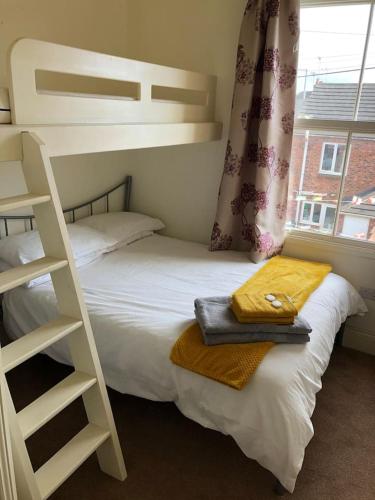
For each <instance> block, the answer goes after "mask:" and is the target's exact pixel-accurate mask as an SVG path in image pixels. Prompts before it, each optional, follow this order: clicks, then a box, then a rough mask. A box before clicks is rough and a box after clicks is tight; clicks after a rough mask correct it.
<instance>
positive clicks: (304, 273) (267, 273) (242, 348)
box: [170, 257, 331, 390]
mask: <svg viewBox="0 0 375 500" xmlns="http://www.w3.org/2000/svg"><path fill="white" fill-rule="evenodd" d="M330 271H331V266H330V265H328V264H321V263H319V262H308V261H304V260H299V259H292V258H290V257H273V258H272V259H271V260H270V261H269V262H267V264H265V265H264V266H263V267H262V268H261V269H260V270H259V271H258V272H257V273H256V274H255V275H254V276H253V277H252V278H250V279H249V280H248V281H246V283H245V284H244V285H243V286H242V287H241V288H239V289H238V290H237V291H236V292H235V293H234V295H233V303H234V304H236V305H238V310H237V313H238V314H239V316H240V317H246V316H247V315H251V314H252V315H253V316H254V314H257V312H255V311H254V302H252V301H251V300H250V301H249V297H251V298H253V299H254V297H260V298H262V300H263V299H264V297H265V295H267V294H272V295H275V296H276V295H277V298H278V299H282V300H283V296H285V295H287V296H289V297H290V298H291V299H292V305H293V307H295V308H296V310H297V311H299V310H300V309H301V308H302V306H303V304H304V303H305V302H306V300H307V299H308V297H309V295H310V294H311V292H313V291H314V290H315V289H316V288H317V287H318V286H319V284H320V283H321V282H322V281H323V279H324V278H325V276H326V275H327V274H328V273H329V272H330ZM275 290H276V292H275ZM246 295H247V296H248V297H247V298H243V296H246ZM256 302H257V301H256ZM288 302H289V301H288ZM236 307H237V306H235V308H236ZM271 307H272V306H271ZM278 310H279V309H277V311H278ZM275 311H276V309H275ZM293 314H294V313H293ZM253 316H252V318H253ZM286 317H288V316H286ZM257 318H261V316H260V315H259V316H258V317H257ZM264 319H267V321H266V322H269V317H267V318H264ZM252 322H253V321H252ZM278 322H279V321H278ZM273 346H274V343H273V342H256V343H252V344H223V345H214V346H206V345H205V344H204V343H203V339H202V332H201V330H200V327H199V325H198V323H194V324H193V325H191V326H189V327H188V328H187V329H186V330H185V331H184V332H183V333H182V334H181V335H180V337H179V338H178V339H177V341H176V343H175V344H174V346H173V348H172V351H171V355H170V359H171V361H172V362H173V363H175V364H176V365H179V366H181V367H182V368H186V369H187V370H190V371H193V372H196V373H199V374H200V375H204V376H205V377H209V378H212V379H214V380H217V381H218V382H221V383H223V384H226V385H228V386H230V387H233V388H235V389H238V390H240V389H242V388H243V387H244V386H245V385H246V383H247V381H248V380H249V377H250V376H251V375H252V374H253V373H254V372H255V370H256V369H257V367H258V366H259V364H260V363H261V361H262V359H263V358H264V356H265V355H266V354H267V352H268V351H269V350H270V349H271V347H273Z"/></svg>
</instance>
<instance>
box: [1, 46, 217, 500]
mask: <svg viewBox="0 0 375 500" xmlns="http://www.w3.org/2000/svg"><path fill="white" fill-rule="evenodd" d="M40 72H42V73H43V74H44V75H47V76H48V75H53V76H54V77H59V76H61V78H62V79H64V78H66V77H67V76H68V77H69V76H70V77H71V78H72V79H73V80H74V78H81V77H85V78H89V79H90V78H91V79H100V80H101V81H104V80H111V81H112V82H113V81H115V82H118V83H120V82H122V83H125V86H126V85H127V86H128V87H130V88H131V89H132V90H131V92H130V96H129V95H128V94H127V95H103V94H94V93H92V92H90V93H87V92H83V93H77V92H75V91H74V89H73V92H72V90H71V88H69V89H68V91H66V90H64V89H61V88H59V89H58V90H56V89H55V90H53V89H52V91H51V89H48V88H47V89H46V88H39V86H38V85H37V74H39V73H40ZM95 81H97V80H95ZM91 83H92V82H91ZM94 83H95V82H94ZM215 89H216V78H215V77H213V76H207V75H203V74H200V73H194V72H190V71H185V70H181V69H175V68H169V67H164V66H158V65H154V64H149V63H144V62H140V61H135V60H130V59H124V58H120V57H114V56H111V55H105V54H100V53H96V52H90V51H86V50H81V49H76V48H72V47H65V46H61V45H56V44H52V43H47V42H42V41H37V40H30V39H22V40H19V41H17V42H16V43H15V44H14V45H13V47H12V49H11V52H10V89H9V90H10V103H11V117H12V123H11V124H6V125H0V161H13V160H21V161H22V167H23V173H24V177H25V180H26V185H27V188H28V190H29V193H28V194H24V195H20V196H13V197H11V198H6V199H0V213H3V212H7V211H13V210H14V209H19V208H22V207H25V206H32V207H33V210H34V215H35V218H36V222H37V225H38V229H39V233H40V237H41V240H42V244H43V248H44V251H45V254H46V257H44V258H42V259H39V260H37V261H34V262H31V263H29V264H25V265H23V266H20V267H18V268H13V269H11V270H9V271H5V272H3V273H1V275H0V294H1V293H3V292H5V291H7V290H10V289H12V288H15V287H17V286H19V285H21V284H23V283H25V282H26V281H28V280H29V279H32V278H35V277H37V276H40V275H43V274H47V273H51V277H52V283H53V286H54V289H55V293H56V297H57V300H58V306H59V310H60V314H61V316H60V317H59V318H58V319H57V320H55V321H53V322H51V323H49V324H47V325H45V326H43V327H41V328H38V329H37V330H34V331H33V332H31V333H30V334H28V335H26V336H25V337H23V338H21V339H19V340H17V341H14V342H12V343H11V344H9V345H8V346H5V347H3V348H0V382H1V384H0V410H1V411H0V435H1V436H2V437H3V436H5V438H6V437H7V436H9V435H10V440H9V439H8V440H7V441H5V443H4V444H5V446H3V445H2V446H1V449H0V467H1V475H0V477H1V479H2V480H3V481H5V482H6V485H5V487H4V488H3V489H2V491H6V492H7V493H6V494H7V496H8V498H9V499H12V500H13V499H15V498H16V495H17V493H18V497H19V498H20V499H21V500H40V499H42V498H43V499H44V498H48V497H49V496H50V495H51V494H52V493H53V492H54V491H55V490H56V488H58V487H59V486H60V484H61V483H62V482H63V481H65V479H66V478H67V477H69V476H70V475H71V474H72V473H73V472H74V471H75V470H76V469H77V468H78V467H79V465H80V464H81V463H83V461H85V460H86V458H87V457H88V456H89V455H91V454H92V453H93V452H94V451H96V453H97V456H98V460H99V464H100V467H101V469H102V470H103V471H104V472H106V473H108V474H110V475H112V476H113V477H115V478H117V479H120V480H123V479H125V477H126V470H125V465H124V461H123V457H122V451H121V448H120V444H119V441H118V437H117V432H116V428H115V425H114V420H113V416H112V411H111V408H110V404H109V400H108V395H107V391H106V387H105V383H104V379H103V375H102V371H101V367H100V363H99V358H98V355H97V351H96V346H95V342H94V339H93V335H92V330H91V326H90V321H89V317H88V313H87V310H86V306H85V303H84V300H83V295H82V291H81V289H80V286H79V281H78V276H77V272H76V269H75V265H74V260H73V257H72V252H71V248H70V243H69V238H68V234H67V229H66V222H65V219H64V215H63V211H62V208H61V204H60V200H59V196H58V192H57V188H56V184H55V180H54V175H53V171H52V167H51V163H50V158H51V157H55V156H67V155H75V154H84V153H95V152H103V151H114V150H125V149H136V148H147V147H159V146H170V145H177V144H189V143H197V142H205V141H211V140H217V139H220V138H221V131H222V125H221V124H220V123H217V122H214V121H213V118H214V107H215V106H214V105H215ZM181 99H182V102H181ZM64 336H68V339H69V345H70V350H71V355H72V359H73V364H74V367H75V371H74V372H73V374H71V375H70V376H69V377H67V379H64V380H63V381H62V382H60V383H59V384H58V385H57V386H55V387H54V388H52V389H51V390H50V391H48V392H47V393H45V394H43V395H42V396H41V397H40V398H39V399H37V400H36V401H34V402H33V403H31V404H30V405H29V406H27V407H26V408H24V409H23V410H22V411H21V412H19V413H18V414H17V413H16V412H15V408H14V405H13V401H12V398H11V395H10V393H9V389H8V386H7V382H6V378H5V373H6V372H7V371H8V370H11V369H13V368H15V367H16V366H18V365H19V364H20V363H22V362H23V361H25V360H26V359H29V358H30V357H32V356H33V355H35V354H36V353H38V352H40V351H42V350H43V349H44V348H46V347H47V346H48V345H51V344H52V343H54V342H56V341H57V340H59V339H61V338H62V337H64ZM80 396H82V398H83V402H84V405H85V409H86V413H87V416H88V422H89V423H88V425H87V426H86V427H85V428H84V429H83V430H82V431H81V432H80V433H79V434H77V436H75V437H74V438H73V439H72V440H71V441H70V442H69V443H67V445H65V446H64V447H63V448H62V449H61V450H60V451H58V452H57V453H56V454H55V455H54V456H53V457H52V458H51V459H50V460H49V461H48V462H47V463H46V464H45V465H43V466H42V467H41V468H40V469H39V470H37V471H36V472H34V471H33V468H32V465H31V462H30V458H29V455H28V452H27V449H26V446H25V440H26V439H27V437H29V436H30V435H31V434H33V433H34V432H36V430H38V429H39V428H40V427H41V426H42V425H43V424H44V423H46V422H48V421H49V420H50V419H51V418H53V417H54V416H55V415H56V414H57V413H59V412H60V411H61V410H62V409H63V408H65V407H66V406H67V405H68V404H70V402H72V401H73V400H74V399H76V398H77V397H80ZM8 424H9V429H8V428H7V426H8ZM9 441H10V443H9ZM12 454H13V459H12V457H11V455H12ZM13 463H14V468H15V481H14V475H13V471H12V465H13ZM14 483H16V485H17V492H16V491H15V488H14ZM8 498H7V499H6V500H8Z"/></svg>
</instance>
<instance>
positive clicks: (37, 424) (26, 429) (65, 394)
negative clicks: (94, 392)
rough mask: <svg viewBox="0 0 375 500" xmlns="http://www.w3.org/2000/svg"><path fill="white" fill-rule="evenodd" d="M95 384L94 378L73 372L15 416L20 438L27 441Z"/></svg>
mask: <svg viewBox="0 0 375 500" xmlns="http://www.w3.org/2000/svg"><path fill="white" fill-rule="evenodd" d="M95 383H96V378H95V377H91V376H90V375H86V373H82V372H74V373H72V374H71V375H69V376H68V377H66V378H65V379H64V380H62V381H61V382H60V383H58V384H57V385H55V387H52V389H50V390H49V391H47V392H46V393H44V394H43V395H42V396H40V397H39V398H38V399H36V400H35V401H33V402H32V403H31V404H29V405H28V406H26V408H24V409H23V410H22V411H20V412H19V413H18V414H17V418H18V423H19V426H20V428H21V432H22V436H23V438H24V439H27V438H28V437H29V436H31V435H32V434H34V432H36V431H37V430H38V429H40V428H41V427H42V426H43V425H44V424H46V423H47V422H48V421H49V420H51V419H52V418H53V417H55V416H56V415H57V414H58V413H60V412H61V411H62V410H63V409H64V408H66V407H67V406H68V405H70V403H72V402H73V401H74V400H75V399H77V398H78V397H79V396H81V395H82V394H83V393H84V392H85V391H87V390H88V389H90V387H92V386H93V385H94V384H95Z"/></svg>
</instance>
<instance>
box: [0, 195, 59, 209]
mask: <svg viewBox="0 0 375 500" xmlns="http://www.w3.org/2000/svg"><path fill="white" fill-rule="evenodd" d="M50 199H51V196H50V195H49V194H22V195H20V196H11V197H10V198H1V199H0V212H7V211H8V210H15V209H16V208H22V207H30V206H32V205H39V204H40V203H46V202H47V201H50Z"/></svg>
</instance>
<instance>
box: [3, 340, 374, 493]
mask: <svg viewBox="0 0 375 500" xmlns="http://www.w3.org/2000/svg"><path fill="white" fill-rule="evenodd" d="M69 371H70V370H69V369H68V368H66V367H64V366H61V365H59V364H57V363H55V362H53V361H51V360H49V359H48V358H46V357H45V356H38V357H36V358H34V359H33V360H32V361H29V362H27V363H25V364H24V365H23V366H22V367H20V368H18V369H16V370H14V371H13V372H11V373H10V374H9V375H8V380H9V384H10V387H11V390H12V393H13V395H14V398H15V401H16V406H17V408H21V407H23V406H24V405H26V404H27V403H28V402H29V401H30V400H32V399H34V398H35V397H36V396H38V395H39V394H41V393H42V392H44V391H45V390H46V389H48V388H49V387H50V386H52V385H54V384H55V383H57V382H58V381H59V380H60V379H62V378H63V377H64V376H66V375H67V373H69ZM110 398H111V401H112V405H113V412H114V415H115V419H116V423H117V427H118V431H119V435H120V440H121V443H122V446H123V450H124V453H125V458H126V464H127V469H128V479H127V480H126V481H125V482H123V483H121V482H118V481H116V480H114V479H112V478H110V477H108V476H106V475H105V474H103V473H101V472H100V470H99V468H98V465H97V462H96V460H95V457H91V458H90V459H89V460H88V461H87V462H86V463H85V464H84V465H83V466H82V467H81V468H80V469H79V470H78V471H77V472H76V473H75V474H74V475H73V476H72V477H71V478H70V479H69V480H68V481H67V482H66V483H65V484H64V485H63V486H62V487H61V488H60V489H59V490H58V491H57V492H56V493H55V494H54V495H53V496H52V497H51V498H53V499H56V500H57V499H74V500H75V499H79V500H86V499H87V500H112V499H113V500H117V499H124V500H213V499H217V500H232V499H233V500H252V499H254V500H258V499H259V500H263V499H276V498H277V497H276V496H275V495H274V494H273V493H272V487H273V484H274V478H273V476H272V475H271V473H269V472H268V471H266V470H265V469H263V468H262V467H261V466H259V465H258V464H257V463H256V462H254V461H252V460H248V459H247V458H246V457H245V456H244V455H243V454H242V452H241V451H240V450H239V448H238V447H237V446H236V444H235V443H234V441H233V440H232V439H231V438H230V437H228V436H223V435H221V434H219V433H218V432H214V431H211V430H208V429H204V428H203V427H201V426H199V425H198V424H195V423H194V422H192V421H191V420H188V419H187V418H185V417H184V416H183V415H181V414H180V413H179V411H178V410H177V409H176V407H175V406H174V405H173V404H172V403H154V402H150V401H146V400H143V399H139V398H136V397H131V396H124V395H121V394H119V393H115V392H113V391H110ZM84 423H85V414H84V412H83V408H82V403H81V401H77V402H75V403H74V404H72V405H71V406H70V407H68V408H67V409H66V410H65V411H64V412H63V413H62V414H60V415H59V416H58V417H56V418H55V419H54V420H53V421H51V422H50V423H49V424H48V425H47V426H45V427H44V428H43V429H42V430H41V431H39V432H38V433H37V434H35V435H34V436H33V437H32V438H30V439H29V440H28V447H29V450H30V453H31V456H32V458H33V463H34V465H35V466H36V467H38V466H39V465H41V464H42V463H43V462H44V461H45V460H46V459H47V458H48V457H49V456H50V455H51V454H52V453H53V452H54V451H55V450H56V449H57V448H59V447H60V446H61V445H62V444H64V443H65V442H66V441H67V440H68V439H69V438H70V437H71V436H72V435H73V434H74V433H76V432H77V431H79V430H80V428H82V427H83V425H84ZM313 424H314V428H315V437H314V438H313V440H312V442H311V443H310V445H309V446H308V448H307V451H306V457H305V462H304V466H303V469H302V472H301V473H300V476H299V478H298V481H297V487H296V489H295V492H294V494H293V497H292V498H293V499H294V500H297V499H298V500H300V499H303V500H318V499H319V500H336V499H337V500H374V499H375V358H374V357H371V356H369V355H365V354H361V353H359V352H355V351H351V350H349V349H345V348H337V349H336V350H335V352H334V354H333V356H332V360H331V364H330V366H329V368H328V370H327V372H326V374H325V376H324V379H323V390H322V391H321V392H320V393H319V394H318V401H317V408H316V411H315V413H314V416H313ZM21 500H22V499H21Z"/></svg>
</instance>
